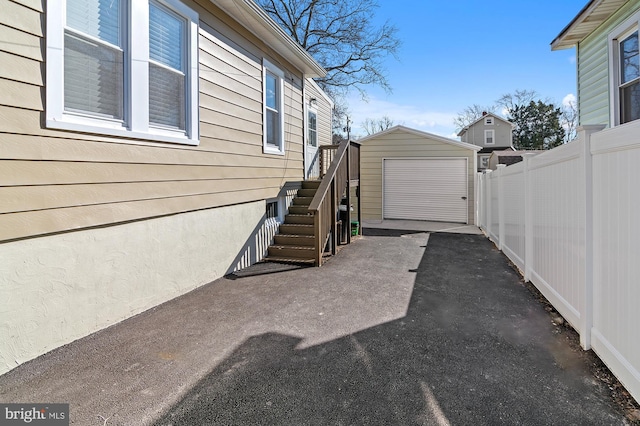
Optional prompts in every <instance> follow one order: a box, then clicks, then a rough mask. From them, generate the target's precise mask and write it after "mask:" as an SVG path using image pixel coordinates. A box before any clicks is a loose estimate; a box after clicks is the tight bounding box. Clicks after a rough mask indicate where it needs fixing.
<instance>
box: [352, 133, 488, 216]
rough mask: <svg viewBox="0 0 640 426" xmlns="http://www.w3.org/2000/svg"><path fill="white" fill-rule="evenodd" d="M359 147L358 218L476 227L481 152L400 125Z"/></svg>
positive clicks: (375, 135)
mask: <svg viewBox="0 0 640 426" xmlns="http://www.w3.org/2000/svg"><path fill="white" fill-rule="evenodd" d="M358 142H359V143H360V144H361V147H360V152H361V172H360V173H361V178H360V179H361V203H362V218H363V219H373V220H382V219H409V220H428V221H442V222H459V223H474V222H475V213H474V212H475V198H474V194H475V183H476V177H477V173H476V168H477V166H476V154H477V152H478V151H479V150H480V147H477V146H475V145H471V144H468V143H464V142H460V141H457V140H453V139H449V138H444V137H442V136H437V135H433V134H431V133H426V132H422V131H419V130H414V129H410V128H408V127H405V126H395V127H392V128H390V129H387V130H385V131H383V132H380V133H376V134H373V135H370V136H367V137H364V138H362V139H359V140H358Z"/></svg>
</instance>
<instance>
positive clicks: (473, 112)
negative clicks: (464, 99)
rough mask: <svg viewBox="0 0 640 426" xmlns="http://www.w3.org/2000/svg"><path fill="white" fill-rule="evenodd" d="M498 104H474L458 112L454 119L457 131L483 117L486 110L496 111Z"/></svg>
mask: <svg viewBox="0 0 640 426" xmlns="http://www.w3.org/2000/svg"><path fill="white" fill-rule="evenodd" d="M495 111H496V106H495V105H493V106H482V105H478V104H473V105H471V106H468V107H466V108H465V109H463V110H462V112H459V113H458V116H457V117H456V118H454V119H453V125H454V126H456V131H458V132H459V131H460V130H462V129H464V128H465V127H467V126H468V125H469V124H471V123H473V122H474V121H476V120H477V119H478V118H480V117H482V116H483V114H484V113H486V112H491V113H493V112H495Z"/></svg>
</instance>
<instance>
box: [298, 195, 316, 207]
mask: <svg viewBox="0 0 640 426" xmlns="http://www.w3.org/2000/svg"><path fill="white" fill-rule="evenodd" d="M312 200H313V197H295V198H294V199H293V204H294V205H296V206H308V205H309V204H311V201H312Z"/></svg>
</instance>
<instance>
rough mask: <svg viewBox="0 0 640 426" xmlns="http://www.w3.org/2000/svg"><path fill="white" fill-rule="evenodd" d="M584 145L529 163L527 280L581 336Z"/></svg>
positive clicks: (581, 142)
mask: <svg viewBox="0 0 640 426" xmlns="http://www.w3.org/2000/svg"><path fill="white" fill-rule="evenodd" d="M584 143H585V142H584V140H576V141H573V142H571V143H570V144H567V145H563V146H561V147H558V148H556V149H554V150H552V151H548V152H545V153H544V154H540V155H538V156H536V157H533V158H532V159H531V161H530V170H529V173H530V182H531V185H530V188H529V190H530V191H531V197H532V198H531V208H532V212H531V213H532V216H531V221H532V223H531V226H532V236H533V242H532V250H533V253H532V264H531V265H530V267H531V281H532V282H533V283H534V284H535V286H536V287H537V288H538V289H539V290H540V291H541V292H542V294H544V296H545V297H546V298H547V299H549V301H550V302H551V303H553V305H554V306H555V307H556V309H557V310H558V312H560V314H562V316H564V317H565V319H566V320H567V321H569V323H570V324H571V325H572V326H573V327H575V328H576V329H577V330H579V331H580V328H581V324H580V315H581V313H582V312H583V311H584V277H585V276H584V268H585V255H586V254H585V202H586V200H585V182H584V158H583V156H582V155H581V154H582V153H583V151H584Z"/></svg>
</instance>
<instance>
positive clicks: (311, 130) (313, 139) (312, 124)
mask: <svg viewBox="0 0 640 426" xmlns="http://www.w3.org/2000/svg"><path fill="white" fill-rule="evenodd" d="M307 130H308V132H307V133H308V134H307V144H309V146H313V147H317V146H318V113H317V112H316V111H314V110H312V109H309V113H308V114H307Z"/></svg>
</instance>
